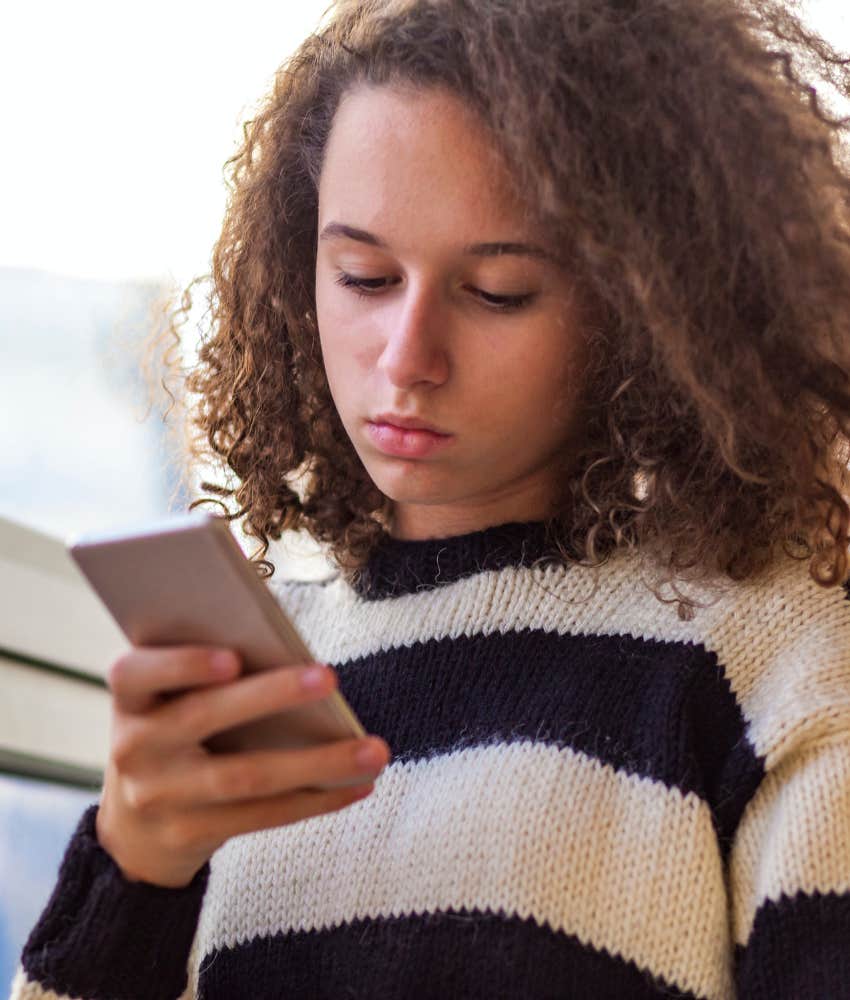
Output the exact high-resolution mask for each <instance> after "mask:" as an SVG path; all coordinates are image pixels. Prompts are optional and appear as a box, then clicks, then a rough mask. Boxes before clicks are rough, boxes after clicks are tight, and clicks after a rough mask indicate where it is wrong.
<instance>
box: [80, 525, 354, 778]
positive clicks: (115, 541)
mask: <svg viewBox="0 0 850 1000" xmlns="http://www.w3.org/2000/svg"><path fill="white" fill-rule="evenodd" d="M68 550H69V552H70V554H71V557H72V558H73V559H74V561H75V562H76V564H77V565H78V566H79V567H80V569H81V570H82V572H83V574H84V575H85V577H86V578H87V580H88V581H89V583H90V584H91V586H92V587H93V588H94V590H95V592H96V593H97V595H98V596H99V597H100V599H101V601H102V602H103V603H104V605H105V606H106V608H107V610H108V611H109V613H110V614H111V615H112V617H113V618H114V619H115V621H116V622H117V623H118V625H119V627H120V628H121V630H122V631H123V632H124V634H125V635H126V637H127V638H128V639H129V641H130V643H131V645H133V646H176V645H181V644H184V643H186V644H193V645H195V644H199V645H210V646H224V647H227V648H229V649H234V650H236V651H237V652H238V653H239V654H240V655H241V657H242V662H243V673H249V672H251V671H256V670H265V669H268V668H269V667H282V666H288V665H295V664H301V663H308V662H313V661H314V660H315V657H314V656H313V654H312V653H311V652H310V650H309V649H308V647H307V644H306V643H305V642H304V640H303V639H302V638H301V636H300V635H299V634H298V632H297V630H296V628H295V626H294V625H293V623H292V621H290V619H289V618H288V617H287V615H286V614H285V612H284V610H283V608H281V606H280V604H279V603H278V601H277V600H276V599H275V597H274V595H273V594H272V593H271V591H270V590H269V588H268V586H267V585H266V583H265V582H264V581H263V580H262V579H261V578H260V577H259V576H258V575H257V572H256V570H255V568H254V567H253V566H252V564H251V562H250V561H249V559H248V558H247V556H246V555H245V554H244V552H243V551H242V549H241V548H240V546H239V543H238V542H237V541H236V539H235V538H234V537H233V534H232V532H231V530H230V528H229V525H228V522H227V520H226V519H225V518H223V517H218V516H214V515H212V514H208V513H203V512H197V511H193V512H190V513H187V514H175V515H171V516H170V517H168V518H166V519H163V520H161V521H156V522H153V523H151V524H148V525H146V526H140V527H138V528H136V529H127V530H124V531H121V532H118V533H115V532H112V533H109V534H99V535H94V534H86V535H81V536H76V537H75V538H73V539H71V540H69V542H68ZM366 735H367V734H366V731H365V730H364V728H363V726H362V725H361V724H360V721H359V719H358V718H357V716H356V715H355V714H354V712H353V710H352V709H351V706H350V705H349V704H348V702H346V700H345V698H344V697H343V696H342V694H341V693H340V691H339V689H338V688H337V689H335V690H334V691H332V692H331V693H330V694H329V695H328V696H327V697H326V698H322V699H321V700H320V701H312V702H309V703H307V704H304V705H299V706H297V707H295V708H292V709H287V710H285V711H283V712H276V713H274V714H271V715H267V716H262V717H260V718H257V719H253V720H251V721H250V722H246V723H241V724H240V725H238V726H235V727H233V728H231V729H227V730H223V731H222V732H220V733H216V734H214V735H213V736H211V737H210V738H209V739H207V740H206V741H205V742H204V744H203V745H204V746H205V747H206V748H207V749H208V750H210V751H211V752H214V753H224V752H228V753H229V752H233V751H239V750H268V749H284V750H285V749H298V748H301V747H309V746H314V745H317V744H322V743H328V742H331V741H333V740H341V739H351V738H355V737H364V736H366ZM359 783H360V782H358V781H355V780H354V779H352V780H350V781H341V782H338V783H336V784H328V785H322V786H316V787H322V788H334V787H342V786H344V785H349V784H359Z"/></svg>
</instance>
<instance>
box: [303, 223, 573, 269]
mask: <svg viewBox="0 0 850 1000" xmlns="http://www.w3.org/2000/svg"><path fill="white" fill-rule="evenodd" d="M319 239H320V240H332V239H347V240H357V242H358V243H368V244H369V246H373V247H380V248H381V249H382V250H389V244H387V243H386V241H385V240H382V239H381V238H380V237H379V236H375V234H374V233H369V232H367V231H366V230H365V229H356V228H355V227H354V226H347V225H345V223H343V222H329V223H328V224H327V225H326V226H325V228H324V229H323V230H322V232H321V233H320V234H319ZM463 252H464V253H465V254H468V255H470V256H474V257H499V256H501V255H502V254H515V255H517V256H520V257H536V258H538V259H540V260H548V261H552V262H554V261H555V256H554V254H551V253H550V252H549V251H548V250H544V249H543V247H541V246H537V245H536V244H534V243H518V242H515V241H512V242H502V243H469V244H468V245H467V246H465V247H464V248H463Z"/></svg>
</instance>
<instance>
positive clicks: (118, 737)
mask: <svg viewBox="0 0 850 1000" xmlns="http://www.w3.org/2000/svg"><path fill="white" fill-rule="evenodd" d="M141 747H142V738H141V733H140V729H139V727H136V726H126V727H124V728H123V729H121V730H119V731H118V732H116V733H115V735H114V736H113V739H112V751H111V757H112V762H113V764H114V765H115V769H116V770H117V771H118V772H119V773H121V774H129V773H130V772H131V771H132V770H133V766H134V764H135V762H136V761H137V760H138V757H139V753H140V751H141Z"/></svg>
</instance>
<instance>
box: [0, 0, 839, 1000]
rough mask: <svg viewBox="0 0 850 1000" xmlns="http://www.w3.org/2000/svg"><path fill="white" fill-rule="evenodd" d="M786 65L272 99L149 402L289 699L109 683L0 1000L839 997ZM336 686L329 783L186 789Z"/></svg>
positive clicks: (730, 7) (826, 519) (821, 539)
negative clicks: (314, 574) (183, 328)
mask: <svg viewBox="0 0 850 1000" xmlns="http://www.w3.org/2000/svg"><path fill="white" fill-rule="evenodd" d="M801 54H802V55H803V56H805V61H806V65H807V66H808V67H809V69H810V70H811V69H812V68H814V69H818V68H819V69H820V72H821V75H822V76H823V77H825V78H828V79H830V80H832V82H833V83H836V84H837V85H838V86H839V88H840V89H841V90H842V91H843V92H844V93H850V71H848V69H847V66H846V63H844V62H841V61H840V59H839V57H838V56H837V55H836V53H835V52H834V51H833V50H832V49H831V48H830V47H829V46H828V45H827V44H826V43H825V42H824V41H823V40H821V39H819V38H818V37H816V36H814V35H812V34H811V33H809V32H808V31H807V29H805V27H804V26H803V25H802V24H801V23H800V21H799V20H798V18H797V17H796V15H794V14H793V13H792V12H790V11H788V10H786V9H784V8H783V7H781V6H780V5H779V4H777V3H772V2H767V0H761V2H758V3H752V4H741V3H736V2H733V0H675V2H674V0H597V2H594V3H592V4H590V3H582V2H579V0H522V2H519V0H511V2H504V0H368V2H365V3H364V2H358V3H339V4H337V6H336V7H335V8H334V9H333V10H332V12H331V15H330V17H329V19H328V20H327V22H325V23H324V24H323V26H322V27H321V28H320V29H319V30H318V31H317V32H316V33H315V34H314V35H313V36H311V37H310V38H308V39H307V40H306V41H305V42H304V43H303V44H302V46H301V47H300V48H299V49H298V51H297V52H296V53H295V55H294V56H293V57H292V58H291V59H289V60H288V61H287V62H286V63H285V65H284V66H283V67H282V69H281V70H280V72H279V74H278V76H277V79H276V83H275V86H274V89H273V92H272V93H271V94H270V95H269V96H268V99H267V101H266V103H265V106H264V107H263V109H262V111H261V112H260V113H259V114H258V116H257V117H256V118H255V119H254V120H253V121H252V122H251V123H250V125H249V126H248V127H247V129H246V133H245V142H244V146H243V147H242V149H241V151H240V152H239V154H238V155H237V156H236V157H235V158H234V160H233V161H232V164H231V166H232V182H233V188H232V197H231V200H230V203H229V209H228V213H227V217H226V219H225V223H224V230H223V232H222V235H221V238H220V240H219V242H218V244H217V246H216V249H215V253H214V259H213V273H212V282H213V283H212V294H211V298H210V306H211V311H210V316H211V320H212V322H211V326H210V329H209V331H208V336H207V337H206V340H205V342H204V344H203V346H202V348H201V351H200V356H199V362H198V366H197V368H196V369H195V370H194V371H193V372H192V373H191V374H190V376H189V378H188V382H187V385H188V387H189V388H190V389H191V390H192V392H193V393H194V394H195V398H196V399H197V410H196V426H197V429H198V432H199V435H200V438H201V439H202V441H203V442H206V443H207V445H208V446H209V449H210V450H211V452H212V454H213V455H214V456H217V457H218V458H219V459H221V460H222V462H223V468H224V470H225V471H226V472H228V473H229V474H230V475H231V479H230V481H229V482H228V483H227V484H225V485H222V484H220V483H219V484H216V483H207V484H203V488H204V490H205V491H206V493H207V494H208V495H209V496H210V498H212V499H213V500H215V498H218V499H219V501H221V502H224V501H226V500H227V499H229V498H232V499H233V500H235V509H229V510H228V516H230V517H232V518H233V517H240V518H243V519H244V522H243V523H244V526H245V529H246V530H247V532H248V534H250V535H252V536H254V537H255V538H257V539H259V541H260V547H259V549H258V551H257V552H256V553H254V556H255V561H256V562H257V566H258V571H260V572H262V573H263V575H265V576H267V577H268V576H271V578H270V580H269V585H270V586H271V587H272V588H273V591H274V593H275V594H276V596H277V597H278V599H279V600H280V603H281V604H282V606H284V607H285V608H286V610H287V611H288V612H289V614H290V615H291V616H292V618H293V619H294V621H295V622H296V625H297V627H298V628H299V630H300V631H301V632H302V634H303V635H304V637H305V639H306V640H307V642H308V643H309V644H310V646H311V648H312V649H313V650H314V651H316V655H317V659H318V660H319V661H321V663H322V664H324V666H322V667H320V669H319V673H318V679H315V678H314V679H313V680H312V681H311V683H310V686H309V687H307V686H305V684H306V676H307V675H305V674H304V673H303V671H302V670H301V668H286V669H280V670H272V671H269V672H267V673H265V674H262V675H259V676H258V675H252V676H244V677H241V676H239V663H238V657H236V656H234V654H233V652H232V651H227V650H220V651H214V650H209V649H197V648H186V647H180V648H175V649H156V650H154V649H141V648H140V649H134V650H132V652H131V653H130V654H129V655H127V656H125V657H123V658H122V659H120V660H119V661H117V662H116V663H114V664H113V665H112V667H111V670H110V674H109V680H110V688H111V691H112V701H113V712H114V714H113V741H112V746H111V751H110V757H109V761H108V766H107V771H106V776H105V782H104V787H103V791H102V796H101V800H100V802H99V803H98V805H96V806H93V807H92V808H91V809H89V810H87V811H86V813H85V815H84V816H83V817H82V819H81V821H80V825H79V828H78V830H77V831H76V832H75V834H74V837H73V839H72V840H71V842H70V844H69V846H68V850H67V853H66V855H65V858H64V860H63V862H62V866H61V869H60V872H59V878H58V881H57V884H56V888H55V891H54V893H53V895H52V897H51V899H50V901H49V902H48V904H47V906H46V908H45V910H44V913H43V915H42V917H41V919H40V920H39V922H38V924H37V926H36V927H35V928H34V929H33V931H32V934H31V936H30V939H29V941H28V942H27V945H26V947H25V949H24V951H23V955H22V957H21V966H20V968H19V970H18V973H17V977H16V980H15V983H14V986H13V997H15V998H16V1000H24V998H26V1000H38V998H44V997H52V996H54V995H55V994H59V995H61V996H66V995H67V996H72V997H110V998H118V997H120V998H131V997H133V998H136V997H137V998H140V1000H141V998H144V1000H160V998H161V1000H171V998H174V997H175V996H177V995H178V994H181V991H184V992H183V995H184V996H185V997H198V998H200V997H203V998H207V1000H223V998H237V997H239V998H244V997H250V998H252V1000H265V998H273V997H274V998H277V997H284V996H286V997H290V996H292V997H328V998H331V997H332V998H339V997H352V998H353V997H364V998H365V997H369V998H373V1000H374V998H390V997H391V998H399V1000H402V998H404V1000H409V998H412V997H434V998H436V997H439V998H453V997H463V998H467V997H482V998H483V997H487V998H491V997H517V998H520V997H521V998H544V997H545V998H555V997H558V998H582V1000H584V998H590V997H592V998H594V1000H599V998H617V1000H622V998H630V1000H631V998H641V997H646V998H649V997H662V996H665V997H669V996H682V997H699V998H712V1000H721V998H724V1000H725V998H732V997H735V996H738V997H746V998H748V1000H754V998H765V1000H767V998H769V1000H778V998H786V997H787V998H794V1000H802V998H816V997H817V998H819V1000H824V998H830V1000H838V998H841V997H850V604H848V602H847V600H846V596H847V595H846V594H845V590H844V588H842V586H841V584H842V582H844V581H846V579H847V576H848V526H850V508H848V503H847V494H848V479H850V477H848V432H850V320H848V317H850V239H848V232H849V230H848V221H850V219H849V218H848V214H849V213H848V209H850V198H849V197H848V195H850V183H848V170H849V169H850V166H848V161H847V157H846V150H845V149H844V147H842V146H841V145H840V141H839V140H840V139H842V138H843V136H844V134H845V133H846V132H847V130H848V125H849V124H850V123H849V122H848V121H836V120H833V119H832V118H831V117H830V116H829V114H828V113H827V111H826V110H825V108H824V105H823V102H822V100H821V99H820V98H819V95H818V94H817V92H816V90H815V89H814V88H813V87H812V86H811V85H810V83H809V82H807V81H804V80H803V79H802V78H801V77H800V76H799V73H798V69H797V60H798V59H799V58H800V56H801ZM184 304H185V305H186V307H187V308H188V305H190V304H191V295H187V296H186V299H185V301H184ZM178 320H179V316H178V317H176V319H175V322H177V321H178ZM290 529H304V530H306V531H307V532H309V534H310V535H311V536H312V537H313V538H314V539H316V540H317V541H318V542H320V543H322V544H323V545H324V546H325V548H326V551H327V552H328V553H329V555H330V556H331V559H332V562H333V564H334V566H335V569H334V572H333V573H332V574H331V575H329V577H328V578H327V579H323V580H318V581H316V580H313V581H304V580H300V581H299V580H292V579H289V580H285V579H284V580H282V579H281V574H277V575H276V576H274V575H271V571H273V570H274V566H273V564H272V563H271V562H270V560H268V559H264V558H263V557H264V556H265V555H267V554H268V552H269V548H268V545H269V540H270V539H278V538H280V536H281V533H282V532H284V531H288V530H290ZM305 667H306V665H305ZM337 684H338V685H339V686H340V689H341V690H342V691H343V693H344V695H345V696H346V698H347V699H348V700H349V701H350V703H351V705H352V707H353V708H354V710H355V712H356V713H357V715H358V716H359V718H360V719H361V720H362V721H363V723H364V725H365V726H366V727H367V729H368V731H369V733H370V734H371V735H370V738H369V739H367V740H365V741H351V742H349V741H344V742H340V743H338V744H334V745H329V746H325V747H322V748H319V749H311V750H303V751H286V752H283V751H275V752H264V753H251V754H248V753H245V754H240V755H211V754H209V753H207V752H206V751H205V750H204V749H203V748H202V747H201V743H202V741H203V740H204V739H205V738H206V737H208V736H209V735H211V734H212V733H214V732H216V731H219V730H222V729H226V728H228V727H229V726H232V725H235V724H236V723H238V722H242V721H244V720H247V719H250V718H253V717H256V716H260V715H263V714H267V713H269V712H271V711H276V710H278V709H280V708H281V707H286V706H291V705H295V704H297V703H299V702H302V701H304V700H307V699H312V698H322V697H325V696H326V695H327V694H328V693H329V692H330V691H331V690H332V689H333V687H334V685H337ZM165 694H170V695H171V696H170V697H168V698H165V697H163V695H165ZM361 744H362V745H361ZM361 749H363V750H365V751H366V753H365V754H364V755H363V756H360V755H359V754H360V750H361ZM353 777H358V778H360V780H361V781H362V782H365V785H363V786H362V788H361V789H360V790H359V791H356V792H352V791H351V789H348V790H339V789H337V790H335V791H332V792H327V791H325V792H322V791H317V790H316V789H315V786H316V785H318V784H321V783H322V782H332V781H333V780H339V779H344V780H351V779H352V778H353ZM357 797H360V801H357ZM51 991H53V992H51Z"/></svg>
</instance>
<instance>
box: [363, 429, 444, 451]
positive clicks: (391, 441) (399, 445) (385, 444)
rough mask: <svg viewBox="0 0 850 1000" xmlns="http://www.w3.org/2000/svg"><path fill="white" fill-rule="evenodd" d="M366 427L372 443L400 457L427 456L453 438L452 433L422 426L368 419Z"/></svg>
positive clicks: (381, 449) (379, 448)
mask: <svg viewBox="0 0 850 1000" xmlns="http://www.w3.org/2000/svg"><path fill="white" fill-rule="evenodd" d="M366 427H367V429H368V432H369V436H370V437H371V439H372V443H373V444H374V445H375V446H376V447H377V448H378V450H379V451H382V452H384V454H385V455H394V456H396V457H398V458H425V457H426V456H427V455H430V454H432V453H433V452H435V451H437V450H438V449H441V448H444V447H446V446H447V445H448V444H450V443H451V441H452V440H453V436H452V435H451V434H441V433H437V432H435V431H430V430H423V429H422V428H421V427H420V428H409V427H398V426H396V425H394V424H390V423H378V422H377V421H371V420H370V421H368V422H367V424H366Z"/></svg>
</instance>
